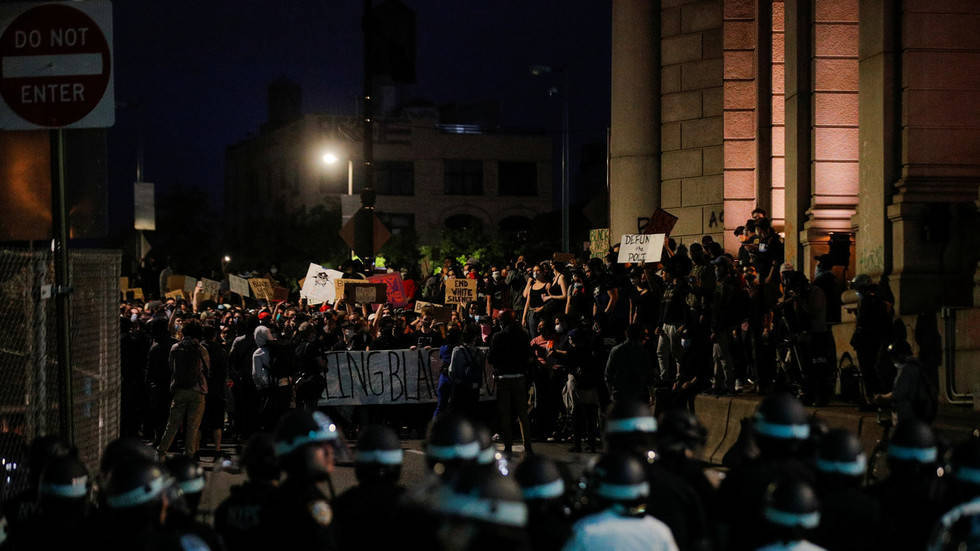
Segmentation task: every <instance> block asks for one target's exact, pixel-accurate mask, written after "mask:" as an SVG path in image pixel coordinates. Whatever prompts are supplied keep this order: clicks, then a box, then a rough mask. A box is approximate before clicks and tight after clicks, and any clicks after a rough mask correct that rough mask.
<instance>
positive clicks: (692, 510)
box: [606, 401, 709, 550]
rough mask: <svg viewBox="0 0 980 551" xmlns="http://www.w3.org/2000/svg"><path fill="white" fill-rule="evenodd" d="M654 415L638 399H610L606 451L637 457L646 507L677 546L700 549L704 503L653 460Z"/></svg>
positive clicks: (703, 537)
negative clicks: (641, 468) (644, 485)
mask: <svg viewBox="0 0 980 551" xmlns="http://www.w3.org/2000/svg"><path fill="white" fill-rule="evenodd" d="M656 435H657V419H656V418H654V417H653V414H652V413H651V412H650V408H649V407H648V406H647V405H646V404H644V403H643V402H639V401H619V402H614V403H613V405H612V406H611V407H610V408H609V415H608V416H607V419H606V448H607V451H621V452H626V453H629V454H632V455H633V456H635V457H636V458H637V459H639V460H640V461H641V462H642V463H643V466H644V469H645V471H646V474H647V482H648V483H649V486H650V492H649V498H648V500H647V505H646V511H647V513H648V514H650V515H652V516H653V517H654V518H656V519H658V520H660V521H662V522H663V523H665V524H666V525H667V526H669V527H670V530H671V532H673V535H674V540H675V541H676V543H677V547H679V548H680V549H682V550H686V549H701V548H703V547H704V546H705V545H706V544H707V542H708V540H709V533H708V527H707V523H706V520H705V514H704V505H703V504H702V503H701V498H700V496H698V494H697V492H695V491H694V489H693V488H691V486H690V485H688V484H687V483H686V482H685V481H684V480H683V479H681V478H679V477H678V476H676V475H674V474H673V473H671V472H670V471H668V470H667V469H665V468H664V467H663V466H662V465H660V462H659V461H657V457H658V455H657V451H656V441H655V440H656Z"/></svg>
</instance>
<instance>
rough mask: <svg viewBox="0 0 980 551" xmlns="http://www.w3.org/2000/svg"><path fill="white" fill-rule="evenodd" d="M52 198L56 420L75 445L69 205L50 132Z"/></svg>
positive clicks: (61, 156)
mask: <svg viewBox="0 0 980 551" xmlns="http://www.w3.org/2000/svg"><path fill="white" fill-rule="evenodd" d="M51 188H52V189H51V191H52V193H51V197H52V205H51V207H52V209H51V210H52V217H51V218H52V222H53V228H52V229H53V233H54V246H53V252H54V270H55V308H56V316H57V330H58V367H59V369H58V373H59V377H58V394H59V398H60V399H59V404H58V420H59V428H60V431H61V436H62V438H64V439H65V441H66V442H68V443H69V444H74V442H75V435H74V422H73V421H74V420H73V413H74V412H73V409H74V407H73V396H72V380H71V376H72V369H71V328H70V320H71V300H70V299H71V291H72V290H71V281H70V280H69V271H68V204H67V200H66V195H65V131H64V130H63V129H61V128H58V129H56V130H52V131H51Z"/></svg>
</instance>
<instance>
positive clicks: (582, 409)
mask: <svg viewBox="0 0 980 551" xmlns="http://www.w3.org/2000/svg"><path fill="white" fill-rule="evenodd" d="M591 340H592V336H591V335H590V334H589V331H588V330H587V329H584V328H576V329H572V330H571V331H570V332H569V333H568V347H567V348H566V349H564V350H559V351H558V354H560V355H561V357H562V360H561V362H562V364H563V365H564V366H565V368H566V369H567V372H568V383H567V386H566V392H567V393H568V394H570V396H571V404H572V418H573V421H574V425H575V429H574V430H575V436H574V442H575V443H574V445H573V446H572V449H571V450H570V451H571V452H572V453H578V452H581V451H582V439H583V438H585V439H586V440H587V447H588V450H589V451H590V452H593V451H595V449H596V445H595V440H596V436H597V434H596V431H597V427H598V422H599V386H600V385H601V384H602V370H601V369H600V367H599V363H598V360H597V359H596V356H595V354H593V351H592V345H591Z"/></svg>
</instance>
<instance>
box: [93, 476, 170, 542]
mask: <svg viewBox="0 0 980 551" xmlns="http://www.w3.org/2000/svg"><path fill="white" fill-rule="evenodd" d="M171 483H172V480H171V478H170V477H169V476H168V475H167V473H166V472H165V471H164V470H163V468H162V467H161V466H160V465H158V464H157V463H156V462H154V461H147V460H146V459H141V458H132V459H130V460H128V461H123V462H121V463H119V464H118V465H116V466H114V467H113V469H112V470H111V471H110V472H109V479H108V481H107V482H106V485H105V488H104V498H105V504H106V506H107V508H108V511H109V513H110V518H111V519H112V520H113V528H114V529H116V530H120V531H123V532H138V531H140V530H141V529H144V528H145V527H154V526H159V525H160V522H161V512H162V511H163V508H164V505H165V503H166V502H165V501H164V494H165V493H166V492H167V491H168V489H169V488H170V486H171Z"/></svg>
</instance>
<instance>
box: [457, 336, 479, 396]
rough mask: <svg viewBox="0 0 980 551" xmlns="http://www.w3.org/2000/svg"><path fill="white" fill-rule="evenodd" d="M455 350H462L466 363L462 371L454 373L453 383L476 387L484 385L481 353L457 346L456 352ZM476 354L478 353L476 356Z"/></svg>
mask: <svg viewBox="0 0 980 551" xmlns="http://www.w3.org/2000/svg"><path fill="white" fill-rule="evenodd" d="M455 350H462V353H463V357H464V358H465V359H466V363H465V364H464V365H463V367H462V369H460V370H459V371H457V372H454V373H452V378H453V381H455V382H460V383H463V384H467V385H476V386H477V387H479V386H480V385H482V384H483V361H482V360H483V355H482V354H480V352H479V351H474V350H473V349H471V348H469V347H467V346H457V347H456V349H454V351H455ZM474 352H476V353H475V354H474Z"/></svg>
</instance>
